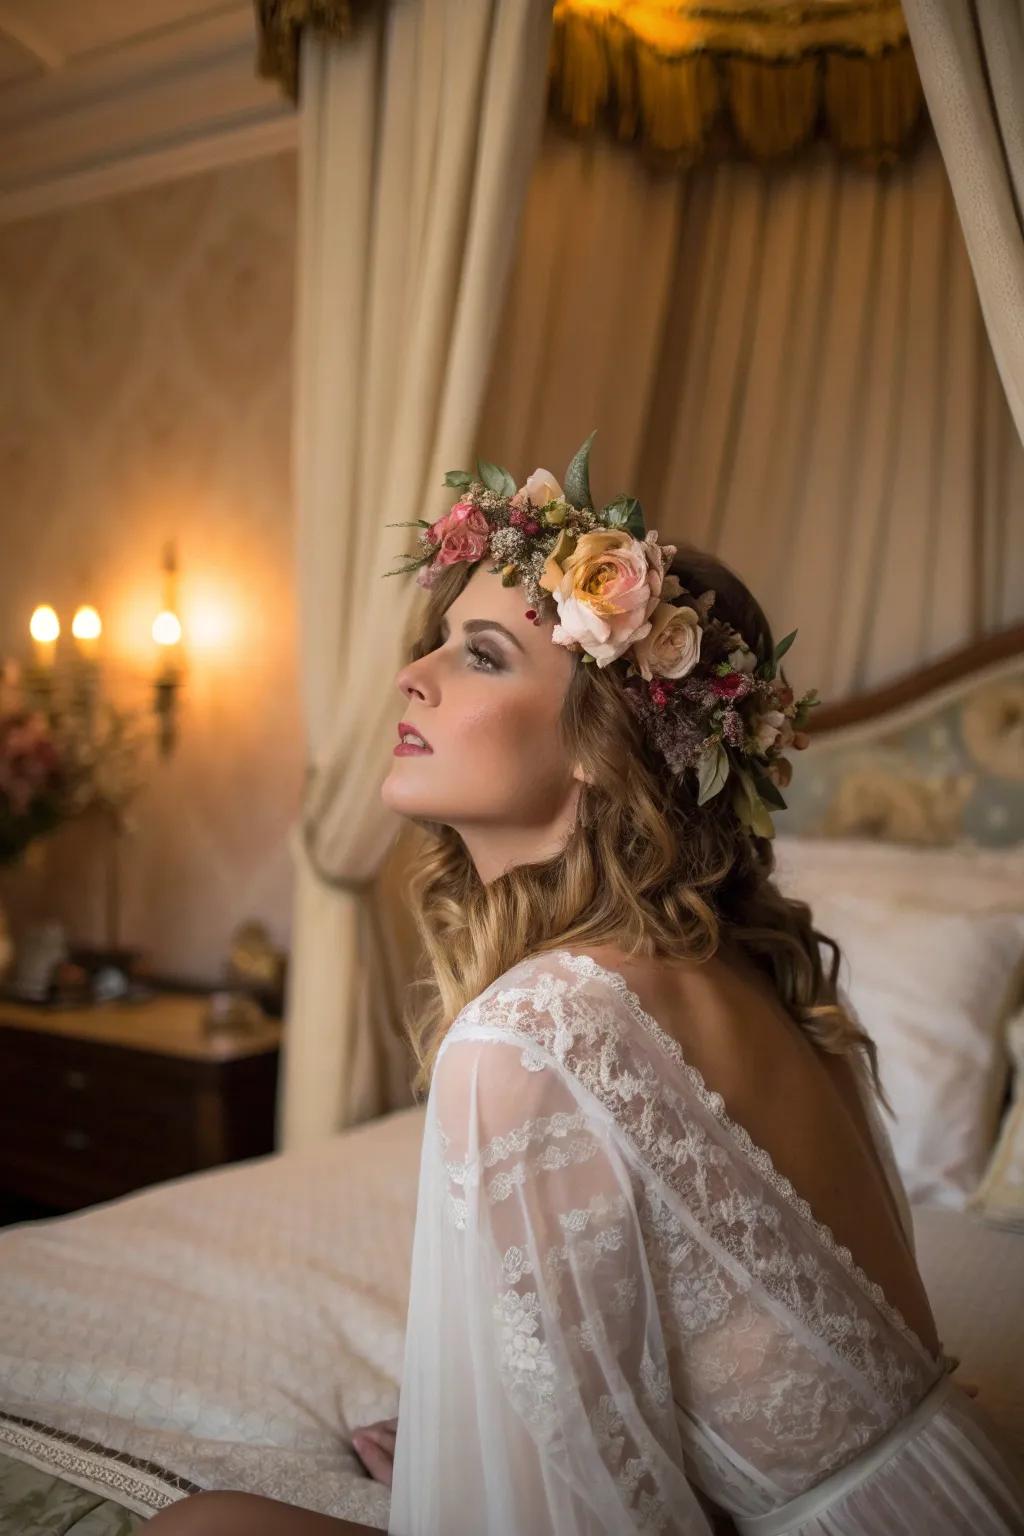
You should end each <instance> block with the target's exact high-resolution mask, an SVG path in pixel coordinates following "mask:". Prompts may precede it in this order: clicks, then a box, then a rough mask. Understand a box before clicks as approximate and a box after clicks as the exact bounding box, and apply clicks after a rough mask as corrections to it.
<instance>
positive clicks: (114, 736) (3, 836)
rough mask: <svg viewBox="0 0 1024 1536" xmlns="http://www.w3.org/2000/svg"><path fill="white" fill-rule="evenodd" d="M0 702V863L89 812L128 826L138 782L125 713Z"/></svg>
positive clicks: (132, 730)
mask: <svg viewBox="0 0 1024 1536" xmlns="http://www.w3.org/2000/svg"><path fill="white" fill-rule="evenodd" d="M0 702H2V703H3V706H4V707H3V708H2V709H0V864H5V863H12V862H13V861H14V860H15V859H17V858H18V857H19V856H20V855H21V854H22V853H23V852H24V850H25V849H26V848H27V847H28V846H29V844H31V843H33V842H34V841H35V840H36V839H37V838H39V837H43V836H45V835H46V834H47V833H49V832H52V831H54V830H55V829H56V828H57V827H58V826H59V825H60V824H61V823H62V822H65V821H70V820H72V819H73V818H75V817H77V816H81V815H82V814H83V813H84V812H86V811H88V810H92V809H96V810H100V811H103V812H104V813H106V814H107V815H108V816H110V817H111V818H112V819H113V821H114V822H115V824H116V825H117V826H118V827H119V829H120V828H124V827H126V826H127V821H126V817H125V812H126V807H127V805H128V803H129V801H130V800H131V799H132V798H133V797H134V795H135V794H136V793H137V791H138V790H139V789H140V788H141V787H142V784H143V782H144V778H143V774H142V767H141V758H142V747H143V742H142V738H141V736H140V734H139V730H138V728H137V726H136V724H135V721H134V717H133V716H132V715H131V714H130V713H128V712H127V711H123V710H119V709H117V708H115V707H114V706H113V705H110V704H107V705H106V706H105V707H104V708H103V709H102V710H101V711H99V712H91V713H90V714H88V715H85V714H83V713H82V712H80V711H78V710H76V709H74V708H73V707H66V706H64V705H63V704H62V703H61V701H59V700H57V699H54V698H49V699H47V700H44V701H39V700H33V699H32V698H27V699H25V700H20V701H17V702H15V703H14V704H13V705H12V704H11V703H10V702H9V700H7V699H4V700H3V701H0Z"/></svg>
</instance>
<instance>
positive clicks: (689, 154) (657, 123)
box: [636, 41, 721, 165]
mask: <svg viewBox="0 0 1024 1536" xmlns="http://www.w3.org/2000/svg"><path fill="white" fill-rule="evenodd" d="M636 67H637V84H638V90H639V96H640V117H641V120H642V123H643V132H644V140H645V143H646V145H647V147H648V148H649V149H651V150H652V151H653V152H654V153H655V154H656V155H661V156H664V155H671V156H673V157H674V158H675V159H676V160H677V161H678V163H680V164H681V165H685V164H693V163H694V162H695V161H696V160H698V159H699V158H700V157H701V155H702V154H703V153H704V151H705V149H706V147H707V139H708V134H709V132H710V130H711V127H712V125H713V123H714V121H715V118H716V117H717V116H718V111H719V106H720V104H721V88H720V85H719V79H718V71H717V69H716V68H715V63H714V60H713V59H710V58H709V57H708V55H707V54H705V53H693V54H689V55H688V56H685V57H683V58H668V57H666V56H665V55H664V54H663V53H661V52H660V51H659V50H658V49H655V48H651V47H650V46H649V45H648V44H646V43H644V42H641V41H638V42H637V47H636Z"/></svg>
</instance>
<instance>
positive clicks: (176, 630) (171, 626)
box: [153, 608, 181, 646]
mask: <svg viewBox="0 0 1024 1536" xmlns="http://www.w3.org/2000/svg"><path fill="white" fill-rule="evenodd" d="M153 639H154V640H155V641H156V643H157V645H166V646H171V645H177V644H178V643H179V641H180V640H181V620H180V619H179V618H178V615H177V614H176V613H171V612H170V611H169V610H168V609H166V608H165V609H164V611H163V613H158V614H157V616H156V618H155V619H154V620H153Z"/></svg>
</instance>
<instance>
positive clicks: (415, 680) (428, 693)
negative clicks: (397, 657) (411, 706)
mask: <svg viewBox="0 0 1024 1536" xmlns="http://www.w3.org/2000/svg"><path fill="white" fill-rule="evenodd" d="M426 660H427V657H426V656H420V657H419V659H418V660H416V661H410V662H408V663H407V664H406V665H405V666H404V667H402V669H401V671H400V672H399V674H398V676H397V677H396V679H395V683H396V686H397V688H398V691H399V693H401V694H402V696H403V697H404V698H407V699H421V700H422V701H423V702H424V703H425V704H428V703H431V702H433V700H434V696H435V694H436V688H435V687H434V685H433V684H432V682H431V680H430V674H429V671H428V670H427V669H426V668H424V666H423V663H424V662H425V661H426Z"/></svg>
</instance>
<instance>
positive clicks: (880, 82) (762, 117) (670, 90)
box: [548, 0, 923, 165]
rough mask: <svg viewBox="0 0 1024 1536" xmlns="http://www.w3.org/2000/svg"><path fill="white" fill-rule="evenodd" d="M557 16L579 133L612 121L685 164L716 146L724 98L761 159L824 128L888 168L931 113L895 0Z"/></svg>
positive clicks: (560, 75)
mask: <svg viewBox="0 0 1024 1536" xmlns="http://www.w3.org/2000/svg"><path fill="white" fill-rule="evenodd" d="M552 21H553V30H552V42H551V53H550V56H549V60H548V82H549V102H550V105H551V107H552V110H553V111H554V112H556V113H557V114H558V115H559V116H560V117H561V118H562V120H563V121H564V122H566V123H568V124H569V125H570V126H571V127H572V128H573V129H574V130H576V131H577V132H590V131H592V130H593V129H594V128H595V127H596V126H597V125H598V124H599V122H600V121H602V120H604V121H607V122H609V123H610V124H611V126H612V129H613V131H614V132H615V134H616V135H617V136H618V138H619V139H621V140H624V141H632V140H639V142H640V143H641V144H642V146H643V148H644V149H645V150H647V151H649V152H650V154H651V156H652V158H656V159H660V160H663V161H664V160H671V161H673V162H674V163H676V164H677V165H686V164H693V163H694V162H695V161H696V160H698V159H699V158H700V157H701V156H702V155H703V154H704V153H705V152H706V150H707V149H708V146H709V143H710V141H711V135H712V130H713V128H714V126H715V122H716V119H717V118H719V116H720V115H721V111H722V108H723V106H727V107H728V113H729V120H730V123H731V127H732V130H733V135H734V138H735V142H736V143H737V144H738V145H740V146H741V147H742V148H743V150H744V151H745V152H746V153H747V154H749V155H752V156H754V157H755V158H757V159H760V160H767V159H771V158H775V157H777V156H781V155H786V154H790V153H792V152H793V151H795V150H797V149H799V148H801V147H802V146H803V145H805V144H806V143H808V142H809V141H810V140H811V139H812V138H813V137H814V136H815V134H816V133H818V132H819V131H821V130H824V131H825V132H827V133H828V134H829V136H830V137H831V138H832V140H833V142H834V143H835V144H836V145H837V147H838V148H840V149H841V150H843V151H844V152H845V153H848V154H851V155H853V156H855V157H856V158H857V159H859V160H860V161H862V162H864V163H866V164H870V165H884V164H887V163H889V162H890V161H891V160H893V159H895V158H896V156H897V154H898V153H899V151H900V150H901V149H903V148H904V147H905V146H906V144H907V143H908V142H909V139H910V136H911V134H912V132H913V129H914V127H915V125H916V124H917V122H918V120H919V118H920V116H921V108H922V104H923V95H922V91H921V84H920V81H919V79H918V76H917V68H916V65H915V63H914V57H913V53H912V50H911V47H910V43H909V40H908V39H907V36H906V22H905V20H904V19H903V16H902V12H901V11H900V8H899V5H898V4H897V3H896V0H864V3H863V4H862V5H860V6H858V5H856V4H854V3H851V4H850V5H849V6H847V7H845V8H844V12H843V13H841V14H840V13H832V12H830V11H824V12H821V13H819V12H817V11H816V10H815V8H814V7H813V6H795V7H794V8H793V11H792V15H791V16H790V15H787V13H786V12H785V11H782V10H778V9H769V8H766V7H764V6H758V5H757V4H756V3H753V4H751V5H750V6H749V7H748V8H747V9H746V10H745V11H743V12H740V13H737V12H736V11H734V10H731V9H728V8H726V7H725V6H722V5H718V6H716V5H715V4H714V3H713V0H702V3H701V4H696V3H690V0H556V3H555V5H554V8H553V12H552ZM858 46H859V49H860V51H858Z"/></svg>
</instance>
